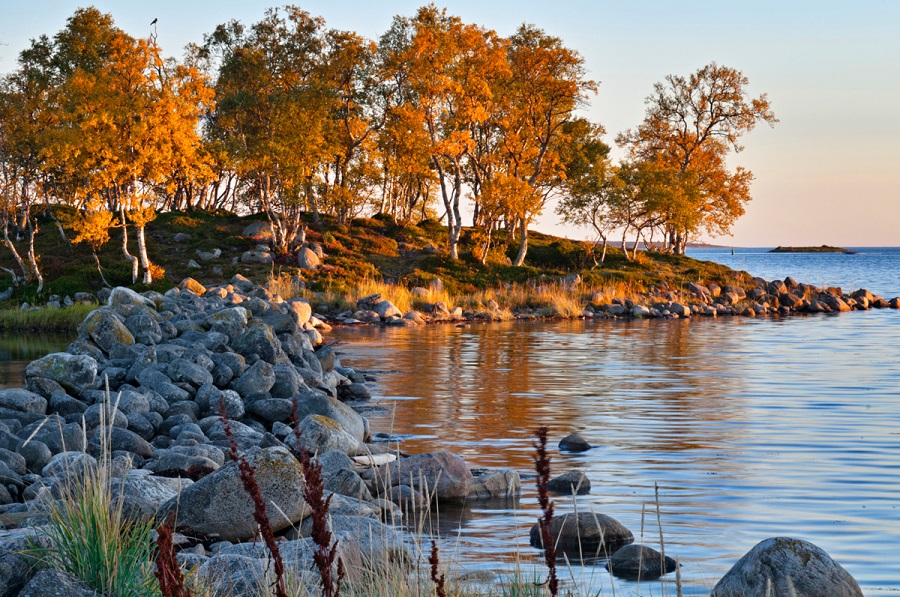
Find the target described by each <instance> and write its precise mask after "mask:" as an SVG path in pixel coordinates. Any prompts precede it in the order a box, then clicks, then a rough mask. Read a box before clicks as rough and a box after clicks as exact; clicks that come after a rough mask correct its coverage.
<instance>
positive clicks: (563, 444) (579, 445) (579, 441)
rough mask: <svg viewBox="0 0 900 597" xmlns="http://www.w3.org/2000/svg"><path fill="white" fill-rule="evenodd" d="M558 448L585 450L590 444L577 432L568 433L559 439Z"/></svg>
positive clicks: (572, 450)
mask: <svg viewBox="0 0 900 597" xmlns="http://www.w3.org/2000/svg"><path fill="white" fill-rule="evenodd" d="M559 449H560V450H562V451H564V452H586V451H588V450H590V449H591V444H589V443H587V440H585V439H584V438H583V437H581V436H580V435H579V434H577V433H570V434H569V435H567V436H566V437H564V438H562V439H561V440H559Z"/></svg>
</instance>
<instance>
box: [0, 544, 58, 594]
mask: <svg viewBox="0 0 900 597" xmlns="http://www.w3.org/2000/svg"><path fill="white" fill-rule="evenodd" d="M35 543H37V545H35ZM34 547H43V548H49V547H50V540H49V539H48V538H47V536H46V535H44V534H43V533H41V532H39V531H38V529H34V528H28V529H21V530H18V529H17V530H13V531H3V530H0V597H14V596H15V595H18V594H19V592H20V591H21V589H22V588H23V587H24V586H25V585H26V584H27V583H28V582H29V581H30V580H31V579H32V578H33V577H34V575H35V573H36V572H37V569H38V568H37V566H36V565H35V564H36V563H37V562H36V559H35V557H33V556H31V555H29V553H28V550H29V549H32V548H34Z"/></svg>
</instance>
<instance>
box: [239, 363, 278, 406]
mask: <svg viewBox="0 0 900 597" xmlns="http://www.w3.org/2000/svg"><path fill="white" fill-rule="evenodd" d="M274 385H275V370H274V368H273V367H272V365H270V364H269V363H267V362H266V361H256V362H255V363H254V364H253V365H251V366H250V367H249V368H248V369H247V371H246V372H245V373H244V374H243V375H241V376H240V377H239V378H237V379H236V380H235V381H233V382H232V384H231V387H232V389H233V390H234V391H235V392H237V393H238V394H240V395H241V396H242V397H243V398H245V399H246V398H248V397H249V396H252V395H253V394H261V393H265V392H268V391H269V390H270V389H272V386H274Z"/></svg>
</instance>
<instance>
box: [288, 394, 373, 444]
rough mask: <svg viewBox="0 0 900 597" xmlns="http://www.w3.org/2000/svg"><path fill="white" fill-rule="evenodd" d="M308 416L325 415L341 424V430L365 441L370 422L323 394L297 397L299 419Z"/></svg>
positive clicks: (345, 405) (348, 407)
mask: <svg viewBox="0 0 900 597" xmlns="http://www.w3.org/2000/svg"><path fill="white" fill-rule="evenodd" d="M307 415H323V416H325V417H328V418H329V419H333V420H335V421H337V422H338V424H340V426H341V428H342V429H343V430H344V431H346V432H347V433H349V434H350V435H352V436H353V437H355V438H356V439H358V440H359V441H365V440H366V435H367V430H368V428H369V425H368V422H367V421H366V420H365V418H364V417H363V416H362V415H360V414H359V413H358V412H356V411H355V410H353V408H352V407H350V406H348V405H347V404H344V403H343V402H341V401H339V400H335V399H334V398H332V397H331V396H327V395H325V394H323V393H321V392H303V393H302V394H300V395H299V396H298V397H297V418H299V419H303V418H304V417H306V416H307Z"/></svg>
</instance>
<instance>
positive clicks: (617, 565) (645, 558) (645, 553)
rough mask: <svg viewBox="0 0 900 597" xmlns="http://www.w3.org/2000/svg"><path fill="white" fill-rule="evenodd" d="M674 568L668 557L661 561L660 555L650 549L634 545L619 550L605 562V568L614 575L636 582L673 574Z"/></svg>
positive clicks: (674, 564) (671, 560)
mask: <svg viewBox="0 0 900 597" xmlns="http://www.w3.org/2000/svg"><path fill="white" fill-rule="evenodd" d="M664 563H665V566H663V564H664ZM675 566H676V562H675V560H673V559H672V558H670V557H669V556H666V557H665V559H663V556H662V554H661V553H659V552H658V551H656V550H655V549H653V548H652V547H647V546H646V545H638V544H636V543H632V544H631V545H626V546H624V547H622V548H620V549H619V550H618V551H617V552H616V553H614V554H613V555H612V557H611V558H609V560H608V561H607V567H608V568H609V571H610V572H612V573H613V574H614V575H616V576H618V577H619V578H623V579H625V580H637V581H641V580H656V579H657V578H659V577H660V576H662V575H663V574H668V573H669V572H675Z"/></svg>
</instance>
